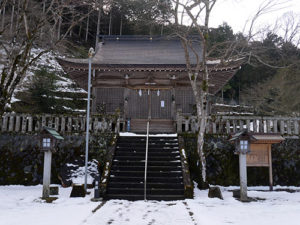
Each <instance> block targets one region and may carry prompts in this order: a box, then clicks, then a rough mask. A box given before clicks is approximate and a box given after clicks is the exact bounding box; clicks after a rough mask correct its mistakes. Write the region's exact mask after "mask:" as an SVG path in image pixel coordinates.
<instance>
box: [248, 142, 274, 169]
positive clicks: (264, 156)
mask: <svg viewBox="0 0 300 225" xmlns="http://www.w3.org/2000/svg"><path fill="white" fill-rule="evenodd" d="M269 146H270V145H269V144H251V146H250V149H251V152H250V153H249V154H247V166H264V167H269V162H270V160H269V151H270V148H269Z"/></svg>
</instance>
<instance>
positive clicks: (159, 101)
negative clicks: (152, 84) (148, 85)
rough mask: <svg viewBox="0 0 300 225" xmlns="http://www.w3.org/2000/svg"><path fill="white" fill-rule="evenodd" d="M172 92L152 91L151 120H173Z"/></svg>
mask: <svg viewBox="0 0 300 225" xmlns="http://www.w3.org/2000/svg"><path fill="white" fill-rule="evenodd" d="M171 109H172V94H171V90H160V91H159V92H158V91H157V90H153V91H151V119H172V113H171Z"/></svg>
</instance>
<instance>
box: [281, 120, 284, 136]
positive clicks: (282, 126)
mask: <svg viewBox="0 0 300 225" xmlns="http://www.w3.org/2000/svg"><path fill="white" fill-rule="evenodd" d="M284 124H285V123H284V120H283V119H281V120H280V133H281V134H284Z"/></svg>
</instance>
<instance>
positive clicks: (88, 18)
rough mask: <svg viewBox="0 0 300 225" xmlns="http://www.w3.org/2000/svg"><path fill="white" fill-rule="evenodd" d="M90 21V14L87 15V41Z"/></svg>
mask: <svg viewBox="0 0 300 225" xmlns="http://www.w3.org/2000/svg"><path fill="white" fill-rule="evenodd" d="M89 23H90V14H89V15H88V17H87V21H86V30H85V41H86V42H87V40H88V36H89Z"/></svg>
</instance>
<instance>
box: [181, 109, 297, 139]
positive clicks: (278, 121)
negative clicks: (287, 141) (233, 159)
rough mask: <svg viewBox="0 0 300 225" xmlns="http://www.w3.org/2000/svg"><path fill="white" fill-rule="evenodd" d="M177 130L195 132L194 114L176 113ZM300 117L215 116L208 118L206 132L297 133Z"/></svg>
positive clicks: (196, 127)
mask: <svg viewBox="0 0 300 225" xmlns="http://www.w3.org/2000/svg"><path fill="white" fill-rule="evenodd" d="M176 123H177V132H178V133H181V132H196V131H197V130H198V126H197V118H196V117H195V116H189V117H185V116H182V115H179V114H177V118H176ZM299 125H300V117H264V116H261V117H260V116H217V117H211V118H210V119H209V120H208V126H207V130H206V132H207V133H211V134H233V133H236V132H238V131H241V130H244V129H247V130H248V131H252V132H258V133H281V134H282V135H299Z"/></svg>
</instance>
